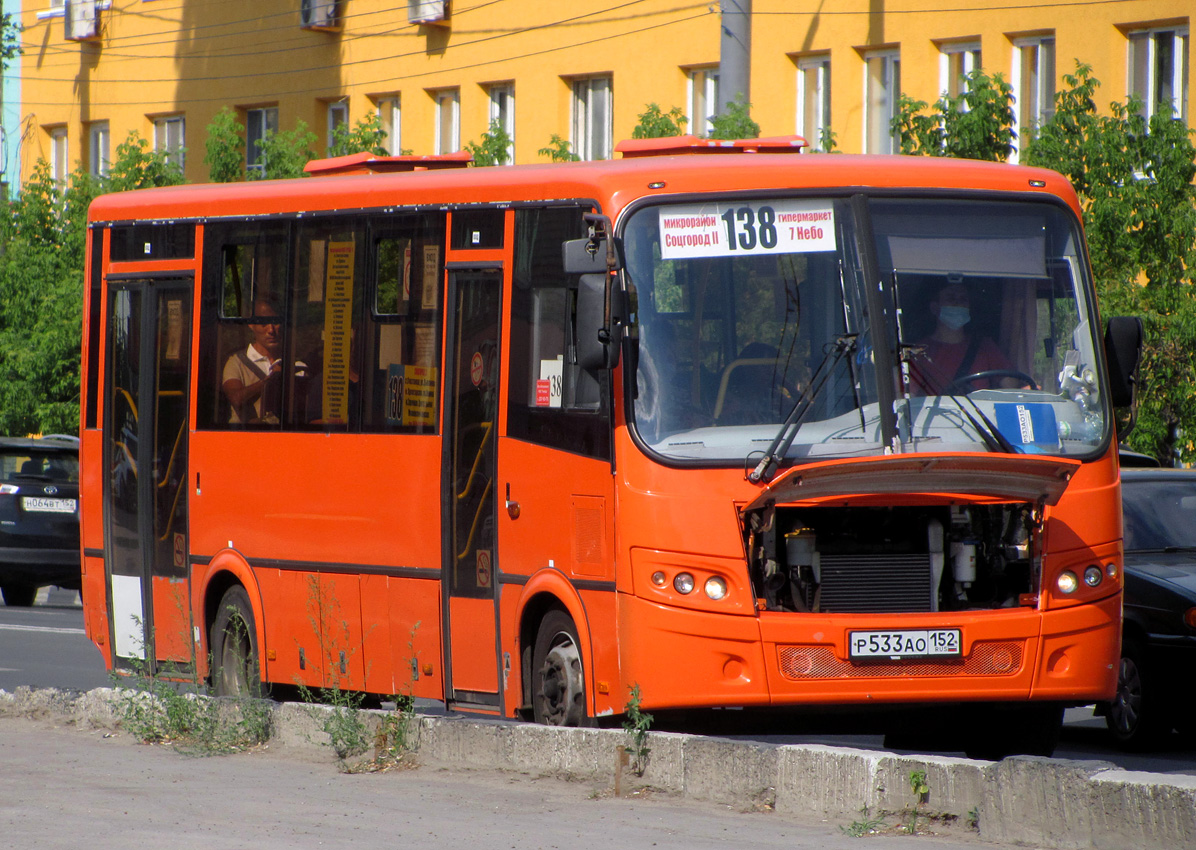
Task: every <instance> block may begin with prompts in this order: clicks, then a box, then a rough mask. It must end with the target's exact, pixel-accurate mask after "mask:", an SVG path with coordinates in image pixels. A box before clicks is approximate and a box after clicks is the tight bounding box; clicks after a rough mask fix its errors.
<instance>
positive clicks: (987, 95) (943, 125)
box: [892, 68, 1017, 162]
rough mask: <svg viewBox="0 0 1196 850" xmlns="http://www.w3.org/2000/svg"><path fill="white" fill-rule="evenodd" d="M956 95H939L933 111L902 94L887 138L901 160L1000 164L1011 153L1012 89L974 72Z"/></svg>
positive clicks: (1002, 81)
mask: <svg viewBox="0 0 1196 850" xmlns="http://www.w3.org/2000/svg"><path fill="white" fill-rule="evenodd" d="M964 80H965V86H964V88H965V90H964V91H963V92H962V93H961V94H959V95H955V96H952V95H947V94H944V95H943V96H942V97H940V98H939V99H938V101H937V102H936V103H935V104H934V106H933V107H929V109H930V111H929V112H927V108H928V107H927V104H926V102H925V101H922V100H914V99H913V98H911V97H910V96H909V95H907V94H904V93H902V95H901V97H900V99H899V100H898V102H897V115H896V116H894V118H893V122H892V129H893V133H894V134H895V135H896V136H897V137H898V138H899V139H900V140H901V152H902V153H903V154H920V155H922V156H950V157H957V158H960V159H983V160H987V161H989V162H1005V161H1006V160H1008V159H1009V155H1010V154H1011V153H1012V152H1013V140H1014V138H1015V137H1016V135H1017V134H1016V133H1015V132H1014V130H1013V87H1012V86H1011V85H1009V83H1007V82H1005V79H1004V78H1003V77H1002V76H1001V75H1000V74H993V75H992V76H989V75H988V74H986V73H985V72H984V70H983V69H980V68H977V69H976V70H974V71H972V72H970V73H969V74H968V75H967V76H966V77H965V78H964Z"/></svg>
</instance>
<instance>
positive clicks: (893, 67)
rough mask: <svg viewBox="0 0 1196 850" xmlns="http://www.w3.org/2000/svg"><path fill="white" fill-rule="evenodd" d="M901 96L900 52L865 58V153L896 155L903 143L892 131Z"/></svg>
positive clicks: (881, 53) (878, 54) (887, 52)
mask: <svg viewBox="0 0 1196 850" xmlns="http://www.w3.org/2000/svg"><path fill="white" fill-rule="evenodd" d="M900 96H901V53H900V51H897V50H885V51H883V52H876V53H869V54H867V55H866V56H865V57H864V103H865V104H867V111H866V112H865V113H864V153H896V152H897V151H898V150H900V149H901V142H900V141H899V140H898V138H897V136H896V134H895V133H894V132H893V118H894V117H895V116H896V115H897V101H898V99H899V98H900Z"/></svg>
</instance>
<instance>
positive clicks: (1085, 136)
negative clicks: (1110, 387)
mask: <svg viewBox="0 0 1196 850" xmlns="http://www.w3.org/2000/svg"><path fill="white" fill-rule="evenodd" d="M1063 80H1064V83H1065V84H1066V85H1067V88H1066V89H1064V90H1062V91H1060V92H1058V93H1057V94H1056V96H1055V113H1054V115H1053V116H1052V117H1051V119H1050V120H1049V121H1047V122H1046V123H1045V124H1043V126H1042V127H1040V128H1038V131H1037V132H1036V133H1035V134H1034V137H1033V138H1032V139H1030V140H1028V141H1027V144H1026V152H1025V156H1024V157H1023V159H1024V160H1025V162H1026V163H1027V164H1031V165H1042V166H1045V167H1048V168H1053V169H1054V170H1056V171H1059V172H1062V173H1063V174H1064V175H1066V176H1067V177H1068V178H1069V179H1070V180H1071V182H1072V185H1073V186H1075V188H1076V192H1077V194H1078V195H1079V197H1080V204H1081V207H1082V208H1083V211H1084V225H1085V230H1086V232H1087V238H1088V247H1089V254H1090V256H1091V262H1092V268H1093V273H1094V275H1095V277H1096V282H1097V289H1098V292H1099V295H1100V302H1101V311H1102V313H1103V314H1104V315H1105V316H1111V315H1118V314H1127V315H1137V316H1141V317H1142V318H1143V321H1144V322H1145V324H1146V344H1145V347H1144V350H1143V360H1142V365H1141V373H1140V384H1139V399H1140V407H1139V416H1138V427H1137V429H1136V430H1135V431H1134V433H1133V434H1132V435H1131V436H1130V439H1129V443H1130V446H1131V447H1132V448H1135V449H1137V450H1138V451H1142V452H1145V453H1148V454H1153V455H1154V456H1156V457H1158V458H1159V459H1160V460H1161V461H1163V462H1169V461H1170V460H1171V453H1172V449H1173V447H1172V439H1173V434H1174V432H1175V431H1176V429H1179V430H1180V431H1182V432H1183V433H1185V434H1186V435H1187V436H1186V437H1185V438H1183V439H1182V440H1181V442H1180V445H1179V446H1176V447H1174V448H1175V449H1177V450H1178V452H1179V455H1180V456H1181V457H1183V458H1185V459H1191V458H1192V456H1193V452H1194V449H1196V447H1194V445H1193V439H1192V438H1193V437H1196V396H1194V395H1193V393H1192V387H1193V386H1196V365H1194V364H1193V360H1192V356H1191V352H1192V351H1193V350H1196V289H1194V287H1196V189H1194V188H1193V186H1192V179H1193V177H1196V148H1194V146H1193V143H1192V131H1191V130H1189V129H1188V127H1187V126H1186V125H1185V124H1184V123H1183V122H1182V121H1179V120H1176V119H1174V118H1172V117H1171V116H1170V115H1168V114H1160V113H1156V114H1155V115H1154V116H1152V117H1151V119H1150V120H1149V122H1148V121H1147V120H1146V118H1144V117H1143V114H1142V112H1143V110H1142V106H1141V104H1140V103H1138V102H1136V101H1135V100H1132V99H1131V100H1127V101H1125V102H1120V103H1119V102H1116V101H1115V102H1113V103H1111V104H1110V106H1109V114H1107V115H1102V114H1100V113H1098V111H1097V108H1096V92H1097V89H1098V88H1099V87H1100V82H1099V81H1098V80H1096V79H1094V78H1093V77H1092V70H1091V68H1089V67H1088V66H1086V65H1083V64H1081V63H1079V62H1077V63H1076V70H1075V73H1073V74H1068V75H1065V76H1064V78H1063Z"/></svg>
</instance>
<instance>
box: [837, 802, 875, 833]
mask: <svg viewBox="0 0 1196 850" xmlns="http://www.w3.org/2000/svg"><path fill="white" fill-rule="evenodd" d="M860 815H861V819H860V820H853V821H852V822H851V825H850V826H841V827H839V831H840V832H842V833H843V834H844V835H850V836H851V837H852V838H863V837H864V836H865V835H877V834H878V833H880V831H881V830H883V829H884V828H885V826H886V824H885V819H884V818H874V817H872V816H871V815H870V814H869V813H868V807H867V806H864V807H863V808H862V809H860Z"/></svg>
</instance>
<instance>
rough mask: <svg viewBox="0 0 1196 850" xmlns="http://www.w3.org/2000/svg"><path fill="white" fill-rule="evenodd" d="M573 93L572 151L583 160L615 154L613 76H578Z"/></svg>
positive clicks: (601, 158)
mask: <svg viewBox="0 0 1196 850" xmlns="http://www.w3.org/2000/svg"><path fill="white" fill-rule="evenodd" d="M570 88H571V90H572V92H573V96H572V111H573V115H572V120H571V121H570V124H571V126H572V132H573V138H572V142H573V152H574V153H575V154H577V156H578V157H580V158H581V159H583V160H588V161H594V160H605V159H610V158H611V157H612V156H613V155H614V141H613V139H614V127H613V121H612V115H611V113H612V112H613V109H614V102H615V98H614V77H613V76H612V75H610V74H596V75H594V76H589V77H575V78H573V79H572V80H571V82H570Z"/></svg>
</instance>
